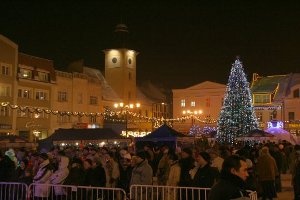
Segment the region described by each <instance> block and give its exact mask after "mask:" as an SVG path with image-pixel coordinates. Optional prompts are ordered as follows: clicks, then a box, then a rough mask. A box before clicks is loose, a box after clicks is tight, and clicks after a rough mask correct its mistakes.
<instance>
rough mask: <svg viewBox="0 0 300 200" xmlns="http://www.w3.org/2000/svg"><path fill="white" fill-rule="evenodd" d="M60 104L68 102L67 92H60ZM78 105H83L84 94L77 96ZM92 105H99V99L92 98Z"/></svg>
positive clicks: (58, 99)
mask: <svg viewBox="0 0 300 200" xmlns="http://www.w3.org/2000/svg"><path fill="white" fill-rule="evenodd" d="M57 97H58V98H57V101H58V102H68V93H67V92H65V91H59V92H58V95H57ZM77 103H78V104H83V94H82V93H79V94H78V96H77ZM89 103H90V105H98V97H96V96H90V102H89Z"/></svg>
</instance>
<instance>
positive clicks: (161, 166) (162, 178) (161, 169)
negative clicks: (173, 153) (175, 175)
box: [156, 145, 169, 185]
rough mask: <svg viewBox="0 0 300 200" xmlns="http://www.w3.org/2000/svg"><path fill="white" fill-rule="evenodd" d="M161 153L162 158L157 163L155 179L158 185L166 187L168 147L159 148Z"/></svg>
mask: <svg viewBox="0 0 300 200" xmlns="http://www.w3.org/2000/svg"><path fill="white" fill-rule="evenodd" d="M161 151H162V153H163V156H162V157H161V159H160V161H159V163H158V169H157V172H156V177H157V183H158V185H166V183H167V179H168V173H167V172H168V170H169V164H168V160H169V159H168V153H169V147H168V146H167V145H165V146H163V147H162V148H161Z"/></svg>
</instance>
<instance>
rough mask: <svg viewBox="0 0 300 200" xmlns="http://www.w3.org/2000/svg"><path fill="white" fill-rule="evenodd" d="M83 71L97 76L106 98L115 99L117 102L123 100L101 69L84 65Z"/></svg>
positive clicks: (103, 96) (103, 95)
mask: <svg viewBox="0 0 300 200" xmlns="http://www.w3.org/2000/svg"><path fill="white" fill-rule="evenodd" d="M83 73H84V74H87V75H89V76H92V77H95V78H97V79H99V80H100V81H101V87H102V98H103V99H104V100H109V101H115V102H118V101H122V100H121V98H120V97H119V96H118V95H117V93H116V92H115V91H114V90H113V89H112V87H111V86H110V85H109V84H108V83H107V81H106V80H105V78H104V76H103V74H102V73H101V72H100V70H98V69H93V68H89V67H83Z"/></svg>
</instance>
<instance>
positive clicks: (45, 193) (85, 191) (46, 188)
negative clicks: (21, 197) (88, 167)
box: [28, 183, 126, 200]
mask: <svg viewBox="0 0 300 200" xmlns="http://www.w3.org/2000/svg"><path fill="white" fill-rule="evenodd" d="M28 198H29V199H31V200H39V199H43V200H52V199H54V200H113V199H115V200H125V199H126V193H125V191H124V190H122V189H120V188H106V187H90V186H73V185H52V184H35V183H33V184H31V185H30V186H29V188H28Z"/></svg>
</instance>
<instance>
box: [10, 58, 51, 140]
mask: <svg viewBox="0 0 300 200" xmlns="http://www.w3.org/2000/svg"><path fill="white" fill-rule="evenodd" d="M18 56H19V57H18V58H19V59H18V60H19V62H18V74H17V94H16V98H17V101H16V104H17V105H18V106H19V107H20V108H25V107H26V106H27V107H29V108H30V109H25V110H23V111H22V110H21V109H17V110H16V118H17V120H16V132H17V133H18V135H20V136H21V137H24V138H27V139H28V138H29V140H31V141H34V140H35V136H34V133H37V135H36V136H37V137H38V138H46V137H47V136H48V135H49V130H50V118H51V115H50V114H46V113H44V112H40V113H39V112H37V110H36V109H35V108H39V109H50V108H51V95H52V90H51V89H52V84H53V83H54V81H55V76H54V74H53V71H54V66H53V61H51V60H47V59H44V58H39V57H35V56H31V55H26V54H22V53H19V55H18Z"/></svg>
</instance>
